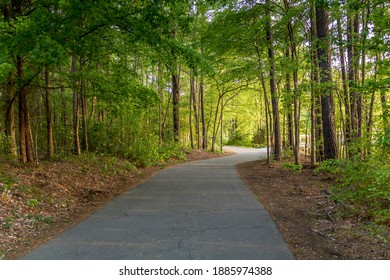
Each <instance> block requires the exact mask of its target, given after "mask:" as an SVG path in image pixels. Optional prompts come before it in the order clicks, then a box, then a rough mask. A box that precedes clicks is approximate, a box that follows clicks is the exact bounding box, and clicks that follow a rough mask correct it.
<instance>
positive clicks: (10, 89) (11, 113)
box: [5, 72, 18, 157]
mask: <svg viewBox="0 0 390 280" xmlns="http://www.w3.org/2000/svg"><path fill="white" fill-rule="evenodd" d="M14 94H15V78H14V73H13V72H11V73H10V74H9V77H8V81H7V86H6V96H5V108H6V113H5V133H6V135H7V136H8V139H9V144H10V146H9V153H10V154H11V155H13V156H15V157H17V156H18V152H17V146H16V128H15V106H14V104H15V102H14V100H15V99H14Z"/></svg>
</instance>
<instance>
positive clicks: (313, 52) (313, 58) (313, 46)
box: [310, 0, 318, 166]
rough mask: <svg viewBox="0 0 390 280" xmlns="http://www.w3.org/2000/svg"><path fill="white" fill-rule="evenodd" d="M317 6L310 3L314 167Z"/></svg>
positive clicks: (312, 156)
mask: <svg viewBox="0 0 390 280" xmlns="http://www.w3.org/2000/svg"><path fill="white" fill-rule="evenodd" d="M315 22H316V20H315V5H314V1H313V0H311V1H310V51H311V67H310V75H311V83H310V89H311V106H310V120H311V129H310V136H311V137H310V163H311V165H312V166H314V165H315V162H316V96H317V90H316V87H315V86H314V85H315V84H317V83H318V71H317V70H318V67H317V50H316V44H315V39H316V38H317V31H316V30H317V29H316V24H315Z"/></svg>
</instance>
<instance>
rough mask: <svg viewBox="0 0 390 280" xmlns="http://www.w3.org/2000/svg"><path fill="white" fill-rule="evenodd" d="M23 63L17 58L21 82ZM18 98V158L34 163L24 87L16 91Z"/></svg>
mask: <svg viewBox="0 0 390 280" xmlns="http://www.w3.org/2000/svg"><path fill="white" fill-rule="evenodd" d="M23 64H24V61H23V59H22V58H20V57H18V58H17V77H18V79H20V80H21V81H22V80H23V79H24V70H23ZM18 96H19V136H20V157H21V159H20V160H21V162H22V163H27V162H33V161H34V148H33V141H32V133H31V126H30V117H29V114H28V104H27V90H26V87H25V86H24V85H21V88H20V89H19V91H18Z"/></svg>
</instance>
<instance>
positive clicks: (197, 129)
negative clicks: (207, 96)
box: [191, 69, 200, 149]
mask: <svg viewBox="0 0 390 280" xmlns="http://www.w3.org/2000/svg"><path fill="white" fill-rule="evenodd" d="M191 87H192V88H191V92H192V95H191V96H192V100H191V102H192V106H193V110H194V117H195V133H196V147H197V149H200V120H199V107H198V98H197V96H196V92H197V91H196V82H195V76H194V70H193V69H191Z"/></svg>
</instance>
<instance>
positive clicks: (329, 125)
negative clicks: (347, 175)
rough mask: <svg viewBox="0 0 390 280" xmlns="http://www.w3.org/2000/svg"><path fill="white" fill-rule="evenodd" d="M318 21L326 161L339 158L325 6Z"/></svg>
mask: <svg viewBox="0 0 390 280" xmlns="http://www.w3.org/2000/svg"><path fill="white" fill-rule="evenodd" d="M316 21H317V37H318V45H317V53H318V61H319V66H320V79H321V88H322V100H321V108H322V124H323V137H324V156H325V160H327V159H335V158H337V143H336V129H335V120H334V105H333V93H332V86H331V84H330V83H331V82H332V68H331V57H330V41H329V37H328V35H329V27H328V11H327V10H326V9H325V7H324V6H322V5H319V6H317V7H316Z"/></svg>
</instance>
